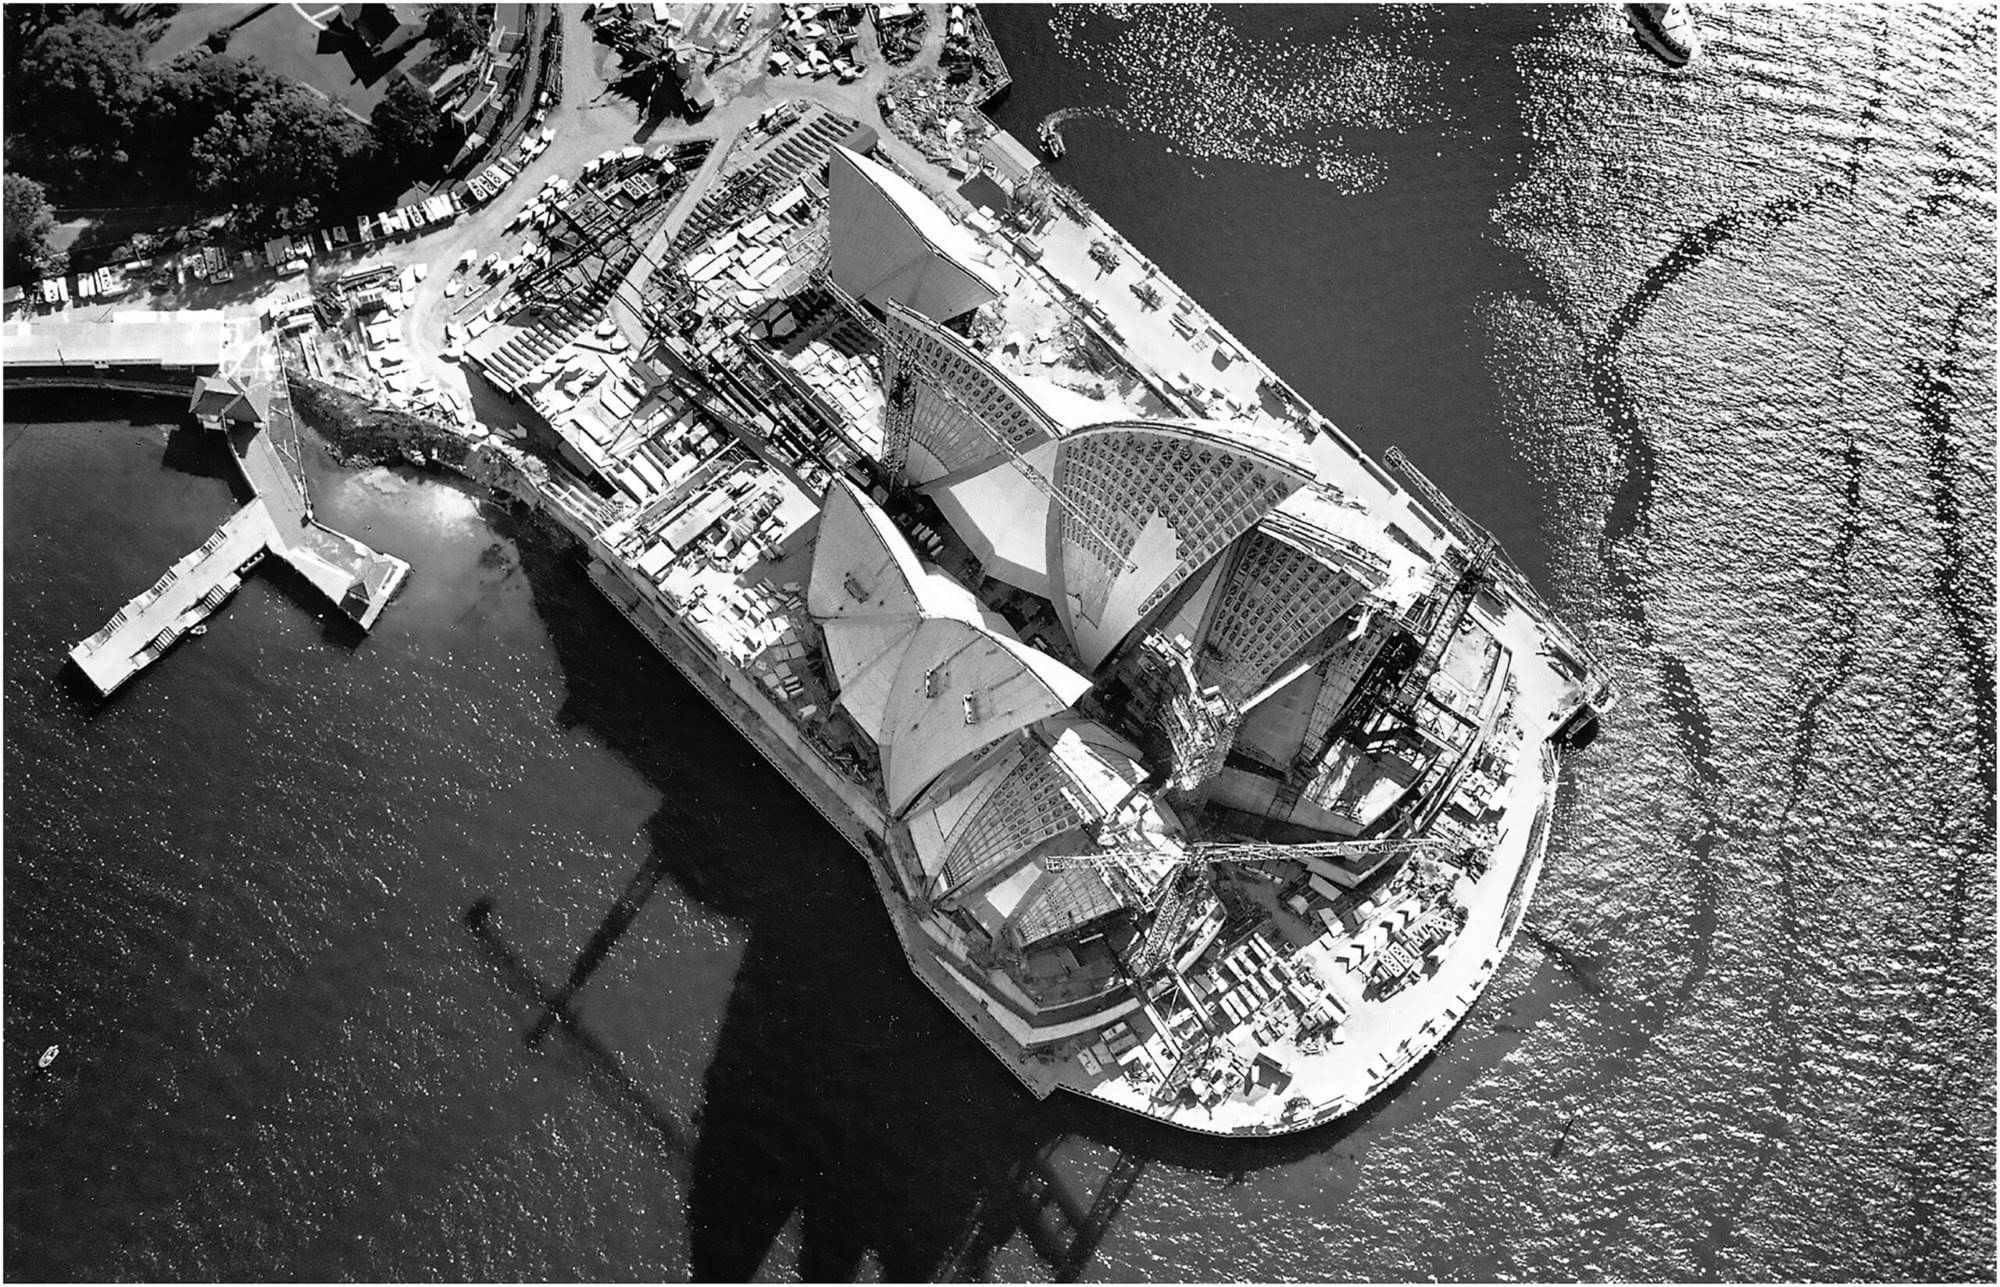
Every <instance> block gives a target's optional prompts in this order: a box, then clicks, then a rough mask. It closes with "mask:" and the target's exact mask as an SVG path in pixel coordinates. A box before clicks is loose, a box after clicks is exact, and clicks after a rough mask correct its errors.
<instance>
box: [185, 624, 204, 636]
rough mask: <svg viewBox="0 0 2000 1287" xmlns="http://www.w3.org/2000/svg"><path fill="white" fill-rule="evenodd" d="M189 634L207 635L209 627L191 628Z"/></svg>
mask: <svg viewBox="0 0 2000 1287" xmlns="http://www.w3.org/2000/svg"><path fill="white" fill-rule="evenodd" d="M188 633H189V634H191V635H205V634H207V633H208V627H207V626H194V627H191V628H190V629H189V630H188Z"/></svg>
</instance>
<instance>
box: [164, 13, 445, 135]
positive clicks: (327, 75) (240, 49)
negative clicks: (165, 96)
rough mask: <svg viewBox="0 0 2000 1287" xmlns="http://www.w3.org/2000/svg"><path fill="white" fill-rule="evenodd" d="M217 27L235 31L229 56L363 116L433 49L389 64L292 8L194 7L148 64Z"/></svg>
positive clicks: (412, 50)
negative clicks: (398, 73) (393, 78)
mask: <svg viewBox="0 0 2000 1287" xmlns="http://www.w3.org/2000/svg"><path fill="white" fill-rule="evenodd" d="M303 7H304V8H305V10H306V12H307V13H313V14H318V13H323V12H325V13H328V14H329V16H331V12H332V11H333V10H334V6H332V5H313V4H307V5H305V6H303ZM239 23H240V24H241V25H240V26H237V25H235V24H239ZM218 27H233V28H234V29H233V30H232V31H231V32H230V36H229V49H228V51H227V52H229V53H230V54H232V55H234V56H235V57H238V58H244V59H250V58H254V59H256V60H257V61H258V62H259V63H262V64H263V65H264V66H265V67H268V68H269V69H271V70H272V71H274V72H276V73H277V74H278V75H280V76H283V77H285V78H287V79H289V80H294V81H297V82H299V83H300V84H302V85H306V86H309V87H311V88H313V89H316V90H319V91H320V92H321V93H324V94H325V95H327V96H328V97H329V98H331V99H333V100H334V101H335V102H338V103H344V104H346V105H347V106H348V107H350V108H352V109H353V110H354V111H356V112H358V113H359V114H360V115H362V116H364V117H365V116H367V115H368V114H369V113H370V112H371V111H373V110H374V109H375V104H377V103H379V102H381V101H382V96H383V95H384V94H386V93H388V92H389V81H390V78H391V75H392V73H394V72H395V71H397V70H399V69H403V68H414V67H416V66H417V64H419V63H421V62H422V61H423V60H424V59H425V57H426V56H428V55H429V53H430V50H431V42H430V41H429V40H418V41H416V42H415V43H414V44H412V45H410V46H409V47H408V48H405V49H401V50H398V51H397V52H396V53H395V54H393V55H391V56H390V57H389V58H387V59H381V58H376V57H373V56H372V55H370V54H369V53H368V52H367V51H366V50H365V49H363V48H361V47H360V46H359V45H358V44H357V43H355V42H353V41H351V40H347V39H343V38H337V37H335V36H333V35H331V34H329V33H325V32H322V31H320V30H319V29H318V28H316V27H314V26H313V24H312V23H311V22H308V21H307V20H306V17H305V14H304V13H301V12H300V11H299V10H298V9H297V8H294V7H293V6H291V5H289V4H268V5H267V4H191V5H184V6H182V8H181V11H180V12H179V13H178V14H175V15H174V18H173V20H172V21H171V22H169V23H168V24H167V27H166V30H165V31H164V32H162V33H161V35H160V38H159V40H158V41H157V42H156V43H155V44H154V45H153V47H152V49H150V50H149V51H147V54H146V61H147V62H148V63H149V64H153V65H158V64H160V63H164V62H166V61H167V60H168V59H170V58H173V57H174V56H175V55H177V54H182V53H186V52H187V51H188V50H190V49H198V48H200V47H201V43H202V41H204V40H206V39H207V38H208V35H209V33H210V32H212V31H214V30H215V29H216V28H218Z"/></svg>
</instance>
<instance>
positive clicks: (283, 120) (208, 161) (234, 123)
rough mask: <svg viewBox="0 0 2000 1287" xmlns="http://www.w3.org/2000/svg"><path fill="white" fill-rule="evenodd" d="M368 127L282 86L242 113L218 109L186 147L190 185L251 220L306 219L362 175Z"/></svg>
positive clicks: (369, 152) (369, 155)
mask: <svg viewBox="0 0 2000 1287" xmlns="http://www.w3.org/2000/svg"><path fill="white" fill-rule="evenodd" d="M374 154H375V149H374V143H373V140H372V138H371V137H370V135H369V132H368V129H367V127H365V126H363V125H362V124H361V123H360V122H358V121H356V120H354V119H353V118H352V117H350V116H348V115H347V114H346V113H345V112H342V111H341V110H340V109H338V108H336V107H333V106H331V105H330V104H327V103H324V102H321V101H320V100H319V99H317V98H315V97H313V96H312V95H311V94H309V93H307V92H306V91H305V90H303V89H298V88H296V87H290V86H282V87H281V88H280V91H279V92H278V93H276V94H273V95H272V96H271V97H270V98H268V99H265V100H264V101H263V102H261V103H258V104H256V105H255V106H253V107H251V108H250V109H249V110H248V111H246V112H240V113H239V112H222V113H219V114H218V115H217V116H216V118H215V120H214V122H213V123H212V124H211V125H210V126H209V128H208V129H207V130H205V131H203V132H202V134H201V136H200V137H199V138H197V139H196V140H195V141H194V143H193V145H192V146H191V147H190V149H189V162H190V166H191V170H192V173H193V176H194V182H195V186H196V188H197V189H198V190H199V191H200V192H201V193H202V194H203V195H205V196H208V197H211V198H213V199H215V200H219V201H224V202H228V203H230V204H232V205H236V206H239V207H241V213H242V214H243V215H244V216H245V222H246V223H247V224H248V225H250V226H253V227H259V226H265V225H280V226H281V225H282V224H284V223H287V222H295V221H298V220H300V219H311V218H313V217H315V216H316V215H317V214H318V213H319V212H320V211H321V210H325V209H328V208H331V207H332V206H334V205H335V204H337V200H338V197H339V194H340V190H341V188H342V186H343V185H344V184H347V183H349V182H357V181H358V182H365V181H366V177H365V175H366V171H367V170H368V169H369V168H370V163H371V161H372V160H373V158H374Z"/></svg>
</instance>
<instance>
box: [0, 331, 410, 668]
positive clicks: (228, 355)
mask: <svg viewBox="0 0 2000 1287" xmlns="http://www.w3.org/2000/svg"><path fill="white" fill-rule="evenodd" d="M3 338H4V349H0V354H4V363H5V370H6V386H7V387H8V388H10V389H13V388H49V387H66V388H95V389H113V390H133V391H143V392H150V393H178V392H187V393H189V394H190V402H189V410H190V411H191V412H192V413H193V414H194V416H195V417H196V419H197V420H199V421H200V422H201V423H202V425H203V426H205V427H206V428H208V429H209V430H210V431H211V432H214V433H216V434H219V435H221V436H223V437H224V438H225V439H226V440H227V442H228V445H229V457H230V459H231V460H232V461H234V462H235V464H236V468H237V471H238V472H239V474H240V475H241V476H242V479H243V482H244V484H245V485H246V486H247V487H248V488H249V490H250V493H251V500H250V503H249V504H247V505H245V506H244V507H243V508H242V509H240V510H238V511H237V512H236V513H235V514H234V515H232V516H231V517H230V519H229V521H228V522H226V523H224V524H223V525H222V526H221V527H219V528H217V529H216V531H215V533H214V534H213V535H211V536H210V537H209V538H208V539H207V540H206V541H204V542H202V544H201V546H200V547H199V548H197V549H195V550H194V551H193V552H192V553H189V554H188V555H186V556H185V557H183V558H181V559H180V560H179V561H178V562H176V563H175V564H174V565H173V566H172V567H171V568H168V569H167V571H166V574H165V575H164V576H162V577H161V578H160V579H159V580H158V581H156V582H154V583H153V584H152V585H151V586H149V587H147V588H146V589H145V590H144V591H142V592H141V593H140V594H138V595H137V596H135V597H134V598H133V599H132V600H131V601H130V602H129V603H127V604H126V605H125V606H124V607H122V608H120V609H119V610H118V611H117V612H115V613H113V614H112V617H111V620H110V621H108V622H106V623H105V625H104V626H103V627H102V628H101V629H99V630H98V631H97V632H96V633H95V634H93V635H91V636H90V637H89V638H88V639H85V640H84V641H83V642H82V643H79V644H77V645H76V647H74V648H72V649H70V654H69V655H70V660H71V661H73V662H75V663H76V666H77V669H78V670H80V671H82V672H83V674H84V676H85V677H86V678H87V679H89V680H90V682H91V684H92V685H94V686H95V687H96V689H97V691H98V692H99V693H102V694H105V695H107V696H108V695H109V694H111V693H112V692H115V691H116V690H117V689H118V688H120V687H121V686H123V685H124V684H125V682H126V681H127V680H129V679H131V678H132V676H134V675H136V674H138V673H139V672H140V671H141V670H144V669H145V668H146V667H147V666H149V665H151V664H152V663H153V662H154V661H156V660H158V659H159V658H160V657H162V656H164V655H165V654H166V652H167V651H168V650H169V649H171V648H172V647H173V646H174V644H175V643H177V642H178V641H179V640H180V639H182V638H183V637H185V636H186V635H187V634H188V633H189V632H190V631H191V630H193V629H194V628H195V627H196V626H198V625H200V624H201V623H202V621H203V620H205V619H206V618H207V617H208V616H209V615H210V614H211V613H213V612H214V611H215V610H216V609H217V608H219V607H221V606H222V605H223V604H224V603H225V602H227V601H228V599H229V596H230V595H232V594H234V593H235V592H236V590H237V588H238V587H239V586H241V585H242V584H243V575H244V574H245V573H246V572H248V571H249V570H250V569H251V568H253V567H255V566H256V564H257V563H258V562H260V561H261V560H262V559H263V558H264V557H265V556H266V555H270V556H273V557H275V558H277V559H279V560H280V561H281V562H283V563H285V564H286V565H287V566H289V567H291V568H292V569H293V570H294V571H296V572H298V573H299V575H300V576H302V577H304V578H305V580H306V581H307V582H309V583H310V584H311V585H312V586H313V587H314V588H315V589H317V590H318V591H319V592H320V593H321V594H323V595H325V596H326V598H327V599H328V600H329V601H330V602H331V603H332V605H333V606H334V607H335V608H336V609H338V610H339V611H340V613H341V614H342V615H343V616H345V617H347V618H348V619H349V620H350V621H352V622H354V624H355V625H357V626H359V627H360V628H361V629H363V630H367V629H369V628H370V627H372V626H373V625H374V624H375V620H376V618H377V617H379V616H380V615H381V613H382V609H383V608H384V607H385V606H386V605H387V604H388V602H389V599H390V597H391V596H393V595H394V594H395V592H396V590H397V588H398V587H399V586H400V585H401V584H402V582H403V578H404V577H406V576H408V575H409V571H410V566H409V564H407V563H405V562H403V560H401V559H399V558H396V557H394V556H393V555H387V554H381V553H378V552H377V551H375V550H372V549H370V548H369V547H368V546H366V545H363V544H362V543H361V542H359V541H357V540H355V539H353V538H352V537H350V536H346V535H344V534H342V533H340V532H336V531H334V530H333V529H332V528H329V527H326V526H325V525H323V524H321V523H319V522H317V521H316V520H315V519H314V518H313V515H312V498H311V496H310V495H309V494H308V493H307V491H306V483H305V470H304V467H303V465H302V464H301V463H300V455H299V445H298V425H297V422H296V420H295V419H294V418H293V415H292V406H291V398H290V395H289V393H288V392H287V390H286V386H285V376H284V372H283V370H282V369H281V368H280V366H279V364H278V358H277V353H276V351H275V350H274V348H273V347H272V346H271V345H270V344H269V343H268V341H267V338H266V336H265V335H264V334H263V333H262V331H261V330H260V328H259V326H258V323H257V321H256V319H254V318H242V319H225V318H224V316H223V315H222V314H221V313H219V312H202V313H184V314H178V315H168V314H154V313H121V314H117V315H114V316H113V317H112V318H111V320H109V321H106V322H56V323H10V324H8V325H7V327H6V328H5V331H4V337H3Z"/></svg>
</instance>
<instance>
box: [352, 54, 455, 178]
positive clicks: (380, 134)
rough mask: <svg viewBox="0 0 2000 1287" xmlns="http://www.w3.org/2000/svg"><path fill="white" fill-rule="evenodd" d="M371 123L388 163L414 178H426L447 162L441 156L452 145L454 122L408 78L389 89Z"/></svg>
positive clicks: (369, 119) (376, 108)
mask: <svg viewBox="0 0 2000 1287" xmlns="http://www.w3.org/2000/svg"><path fill="white" fill-rule="evenodd" d="M368 123H369V125H370V127H371V128H372V129H373V130H374V132H375V142H376V144H377V145H378V146H379V147H380V148H381V150H382V153H383V158H384V160H386V161H387V162H388V163H389V164H390V165H393V166H395V167H397V168H398V169H400V170H402V171H403V172H404V173H406V174H410V175H418V174H422V173H424V172H426V171H428V170H429V169H431V168H432V167H433V166H434V165H436V164H437V163H438V162H439V161H440V160H443V159H444V158H443V157H442V156H441V155H440V154H441V153H442V152H443V151H444V150H445V148H446V146H447V145H448V144H449V142H450V136H449V134H448V132H447V129H448V126H449V124H450V122H448V121H447V120H446V119H445V115H444V113H443V112H440V111H439V110H438V109H437V104H435V103H433V102H431V98H430V95H428V94H426V93H424V91H423V90H421V89H418V88H417V83H416V82H415V81H413V80H411V79H410V78H409V77H407V76H402V77H398V78H397V80H396V83H395V84H393V85H391V86H390V87H389V92H388V93H387V94H384V95H383V96H382V101H381V102H379V103H377V104H375V110H374V111H373V112H372V113H370V114H369V117H368Z"/></svg>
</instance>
